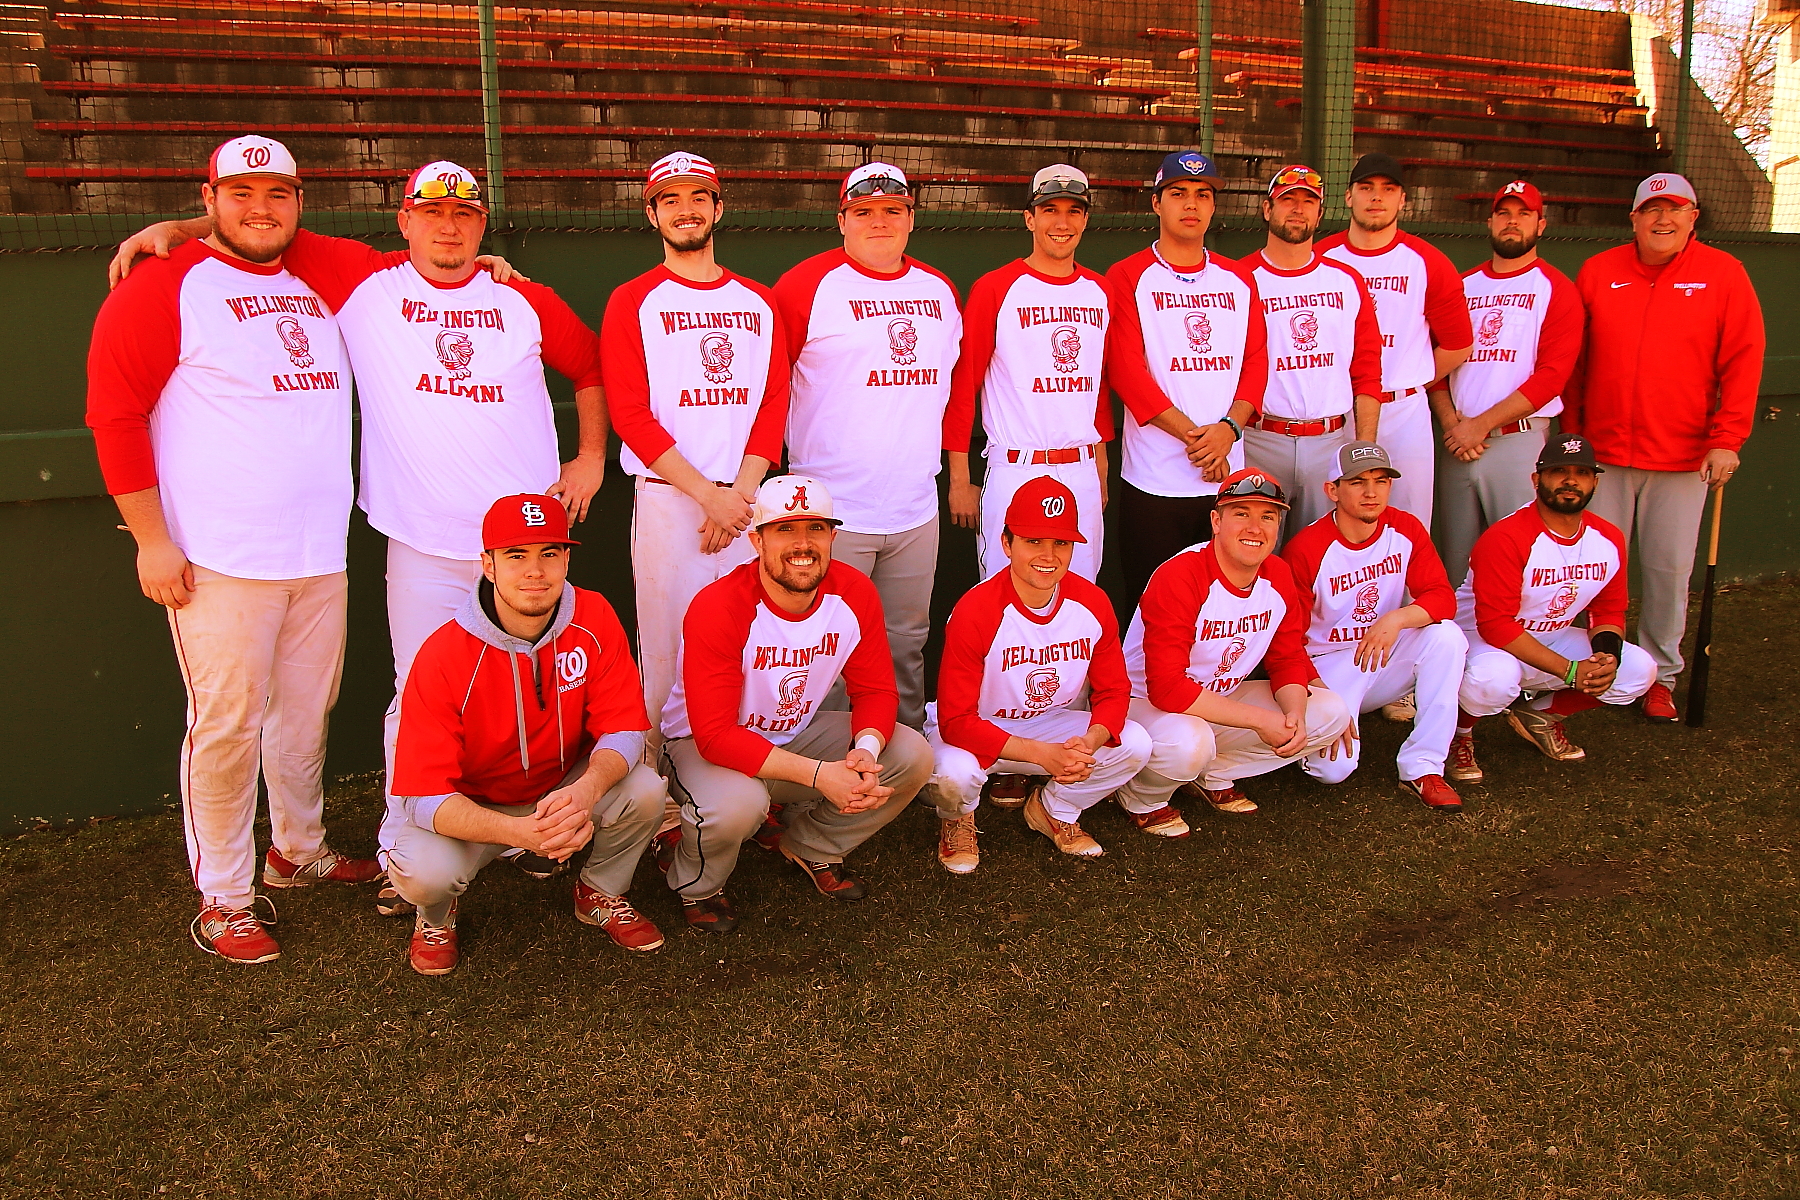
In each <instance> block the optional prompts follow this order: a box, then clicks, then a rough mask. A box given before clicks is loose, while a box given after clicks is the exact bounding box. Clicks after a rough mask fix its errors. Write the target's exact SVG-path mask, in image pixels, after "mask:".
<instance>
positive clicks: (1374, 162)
mask: <svg viewBox="0 0 1800 1200" xmlns="http://www.w3.org/2000/svg"><path fill="white" fill-rule="evenodd" d="M1365 179H1391V180H1393V181H1394V182H1395V183H1397V184H1399V185H1400V186H1401V187H1403V188H1404V187H1405V186H1406V168H1405V167H1403V166H1401V165H1400V160H1399V159H1397V158H1395V157H1394V156H1393V155H1391V154H1383V153H1382V152H1381V151H1379V150H1377V151H1375V152H1374V153H1373V154H1365V155H1363V156H1362V157H1361V158H1359V159H1357V160H1356V165H1355V166H1354V167H1351V168H1350V182H1351V183H1361V182H1362V181H1363V180H1365Z"/></svg>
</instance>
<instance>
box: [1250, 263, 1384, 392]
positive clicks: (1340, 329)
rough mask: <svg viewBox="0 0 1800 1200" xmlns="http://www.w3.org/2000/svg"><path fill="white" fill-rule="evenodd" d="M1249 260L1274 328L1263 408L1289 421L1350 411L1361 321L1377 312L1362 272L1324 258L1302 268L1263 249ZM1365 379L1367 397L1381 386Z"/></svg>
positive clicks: (1270, 333) (1267, 322) (1267, 320)
mask: <svg viewBox="0 0 1800 1200" xmlns="http://www.w3.org/2000/svg"><path fill="white" fill-rule="evenodd" d="M1243 261H1244V263H1245V264H1246V265H1248V266H1249V267H1250V268H1251V269H1252V274H1251V278H1252V279H1253V280H1254V282H1255V284H1256V294H1257V296H1258V297H1259V298H1260V299H1261V302H1262V308H1263V322H1264V324H1265V325H1266V327H1267V329H1268V338H1269V386H1268V388H1267V390H1266V391H1264V393H1263V412H1264V413H1265V414H1267V415H1268V416H1271V417H1281V418H1284V419H1286V420H1290V421H1310V420H1317V419H1319V418H1322V417H1339V416H1346V415H1347V414H1348V413H1349V412H1350V410H1351V408H1352V407H1353V406H1354V405H1355V403H1356V397H1357V395H1358V392H1359V389H1358V387H1357V386H1356V384H1357V381H1356V380H1355V377H1354V375H1353V373H1352V367H1353V365H1354V364H1355V359H1356V353H1357V349H1358V346H1357V321H1358V319H1359V318H1361V319H1363V320H1364V321H1372V320H1373V319H1374V315H1375V310H1374V304H1373V301H1371V300H1370V299H1369V295H1368V292H1367V291H1366V290H1365V288H1364V286H1363V282H1362V277H1361V276H1360V275H1358V274H1357V273H1356V272H1355V271H1353V270H1351V269H1350V268H1349V267H1346V266H1344V265H1343V264H1342V263H1340V262H1338V261H1336V260H1335V259H1329V258H1324V257H1322V256H1319V255H1314V256H1313V260H1312V262H1311V263H1309V264H1308V265H1307V266H1305V267H1302V268H1301V269H1300V270H1298V271H1289V270H1285V269H1282V268H1279V267H1274V266H1271V265H1270V264H1269V262H1268V260H1267V259H1265V258H1264V257H1263V256H1262V254H1261V252H1258V253H1255V254H1252V255H1250V256H1249V257H1247V258H1245V259H1244V260H1243ZM1365 308H1366V311H1367V314H1368V315H1367V316H1366V317H1365V316H1363V314H1364V312H1365ZM1365 336H1366V335H1365ZM1372 348H1373V347H1370V349H1372ZM1377 370H1378V368H1377ZM1362 382H1363V383H1364V385H1365V386H1370V387H1371V390H1370V391H1369V392H1367V393H1364V394H1369V395H1372V394H1374V392H1375V391H1378V390H1379V387H1378V386H1374V385H1378V384H1379V382H1380V381H1379V379H1368V380H1364V381H1362Z"/></svg>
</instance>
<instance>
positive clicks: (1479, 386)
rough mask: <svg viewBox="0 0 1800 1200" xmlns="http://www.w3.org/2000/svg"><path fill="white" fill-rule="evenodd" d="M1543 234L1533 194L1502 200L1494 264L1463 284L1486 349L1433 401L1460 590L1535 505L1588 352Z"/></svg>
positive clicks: (1451, 565) (1495, 217)
mask: <svg viewBox="0 0 1800 1200" xmlns="http://www.w3.org/2000/svg"><path fill="white" fill-rule="evenodd" d="M1544 226H1545V221H1544V198H1543V197H1542V196H1541V195H1539V194H1538V190H1537V188H1535V187H1533V186H1532V185H1531V184H1529V183H1526V182H1525V181H1524V180H1522V179H1516V180H1514V181H1513V182H1511V183H1509V184H1507V185H1506V186H1505V187H1503V188H1501V189H1500V190H1499V191H1498V192H1496V193H1495V194H1494V206H1493V212H1492V213H1491V214H1490V215H1489V217H1488V239H1489V241H1490V242H1491V244H1492V245H1493V249H1494V256H1493V258H1492V259H1490V260H1489V261H1487V262H1485V263H1482V264H1481V265H1480V266H1478V267H1475V268H1474V269H1472V270H1470V271H1469V272H1468V273H1466V274H1465V275H1464V276H1463V294H1464V295H1465V296H1467V297H1468V301H1469V316H1470V318H1471V319H1472V324H1473V325H1474V327H1475V331H1476V332H1475V339H1476V342H1477V345H1476V346H1475V350H1474V353H1472V354H1470V355H1469V357H1468V359H1467V360H1465V361H1464V362H1463V364H1462V365H1461V366H1460V367H1457V368H1456V370H1454V371H1452V372H1451V373H1450V378H1449V379H1448V380H1447V381H1446V383H1447V386H1439V387H1437V388H1435V389H1433V391H1432V393H1431V406H1432V410H1433V411H1434V412H1436V413H1437V418H1438V424H1439V425H1440V426H1441V427H1442V428H1443V431H1444V439H1443V442H1442V443H1441V445H1440V446H1439V449H1438V465H1437V470H1438V475H1437V526H1438V530H1439V537H1438V541H1439V544H1440V545H1441V546H1442V551H1443V556H1444V566H1445V567H1446V568H1447V569H1448V571H1449V574H1450V582H1451V583H1452V584H1457V585H1460V584H1461V583H1462V580H1463V575H1464V574H1465V573H1466V572H1467V571H1468V569H1469V551H1471V550H1472V549H1474V547H1475V539H1476V538H1478V537H1480V536H1481V533H1482V531H1483V530H1485V529H1486V528H1487V527H1488V526H1489V525H1492V524H1493V523H1494V522H1495V521H1498V520H1499V519H1500V518H1501V517H1504V516H1506V515H1508V514H1509V513H1513V512H1517V511H1518V510H1519V509H1520V508H1523V507H1524V506H1525V505H1527V504H1530V503H1531V500H1532V489H1531V467H1532V464H1533V463H1535V462H1537V456H1538V454H1539V453H1541V452H1542V451H1543V449H1544V431H1545V430H1547V429H1548V428H1549V427H1550V418H1551V417H1554V416H1555V415H1556V414H1557V413H1559V412H1561V411H1562V389H1563V385H1564V384H1565V383H1567V382H1568V378H1569V371H1570V370H1571V369H1573V367H1574V366H1575V356H1576V355H1578V354H1579V353H1580V352H1581V328H1582V322H1583V321H1584V319H1585V314H1584V311H1583V309H1582V306H1581V298H1580V297H1579V296H1577V295H1576V294H1575V285H1574V284H1572V283H1570V282H1569V277H1568V276H1567V275H1564V274H1563V273H1562V272H1561V271H1559V270H1557V269H1556V268H1555V267H1553V266H1551V265H1550V264H1549V263H1547V262H1545V261H1544V260H1543V259H1541V258H1539V257H1538V253H1537V241H1538V238H1540V237H1542V236H1543V233H1544ZM1440 353H1442V352H1441V351H1440Z"/></svg>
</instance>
